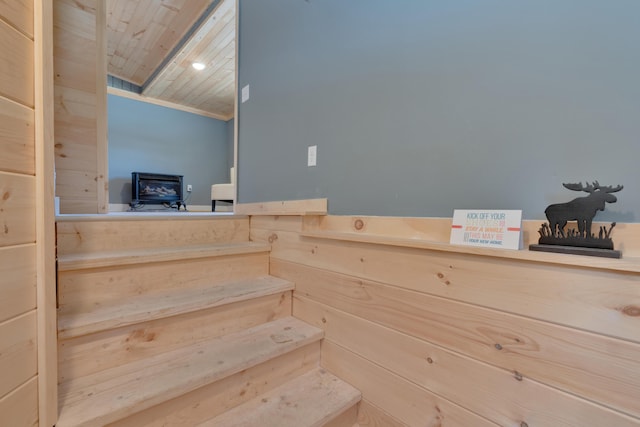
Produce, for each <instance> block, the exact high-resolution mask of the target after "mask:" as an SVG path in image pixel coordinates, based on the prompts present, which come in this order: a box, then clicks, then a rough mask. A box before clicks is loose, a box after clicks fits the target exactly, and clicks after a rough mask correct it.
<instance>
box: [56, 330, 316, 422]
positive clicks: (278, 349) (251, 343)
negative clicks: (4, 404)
mask: <svg viewBox="0 0 640 427" xmlns="http://www.w3.org/2000/svg"><path fill="white" fill-rule="evenodd" d="M322 336H323V332H322V330H321V329H318V328H316V327H314V326H311V325H308V324H306V323H304V322H302V321H300V320H297V319H294V318H293V317H287V318H284V319H279V320H275V321H273V322H269V323H264V324H262V325H259V326H256V327H254V328H250V329H247V330H244V331H241V332H238V333H234V334H229V335H225V336H223V337H220V338H216V339H213V340H210V341H208V342H205V343H198V344H194V345H191V346H188V347H184V348H181V349H179V350H175V351H171V352H168V353H164V354H161V355H157V356H154V357H151V358H147V359H143V360H138V361H136V362H132V363H129V364H127V365H122V366H118V367H116V368H111V369H107V370H105V371H101V372H98V373H95V374H92V375H88V376H85V377H81V378H76V379H72V380H69V381H67V382H64V383H62V384H60V387H59V392H60V400H59V402H60V405H59V406H60V410H59V413H60V415H59V420H58V423H57V424H56V427H71V426H103V425H105V424H108V423H110V422H114V421H117V420H119V419H122V418H125V417H127V416H129V415H131V414H134V413H136V412H138V411H141V410H143V409H147V408H149V407H151V406H154V405H157V404H160V403H162V402H165V401H167V400H170V399H173V398H175V397H178V396H181V395H183V394H185V393H188V392H190V391H193V390H196V389H198V388H200V387H203V386H205V385H207V384H210V383H213V382H215V381H217V380H220V379H222V378H225V377H228V376H230V375H233V374H236V373H238V372H240V371H242V370H244V369H247V368H249V367H252V366H256V365H258V364H261V363H263V362H266V361H268V360H271V359H273V358H276V357H278V356H280V355H283V354H285V353H287V352H290V351H293V350H295V349H297V348H301V347H303V346H305V345H307V344H311V343H313V342H316V341H319V340H320V339H322Z"/></svg>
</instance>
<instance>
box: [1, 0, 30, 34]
mask: <svg viewBox="0 0 640 427" xmlns="http://www.w3.org/2000/svg"><path fill="white" fill-rule="evenodd" d="M33 6H34V2H33V0H0V19H1V20H3V21H5V22H6V23H8V24H10V25H11V26H13V27H14V28H15V29H17V30H18V31H20V32H22V33H23V34H24V35H25V36H27V37H28V38H30V39H33V38H34V31H33V21H34V20H33V15H34V7H33Z"/></svg>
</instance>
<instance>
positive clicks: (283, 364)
mask: <svg viewBox="0 0 640 427" xmlns="http://www.w3.org/2000/svg"><path fill="white" fill-rule="evenodd" d="M319 360H320V343H319V342H316V343H312V344H309V345H306V346H304V347H302V348H299V349H297V350H294V351H292V352H290V353H287V354H284V355H282V356H280V357H278V358H275V359H272V360H270V361H267V362H265V363H262V364H260V365H257V366H254V367H252V368H249V369H246V370H244V371H242V372H240V373H238V374H235V375H233V376H230V377H227V378H225V379H223V380H220V381H217V382H215V383H213V384H210V385H208V386H206V387H202V388H200V389H198V390H194V391H192V392H190V393H187V394H185V395H182V396H181V397H178V398H176V399H173V400H171V401H168V402H166V403H163V404H161V405H157V406H155V407H152V408H149V409H147V410H145V411H142V412H140V413H137V414H134V415H132V416H130V417H128V418H126V419H123V420H120V421H118V422H116V423H113V424H109V426H110V427H161V426H176V427H177V426H181V427H189V426H193V425H196V424H198V423H200V422H202V421H204V420H206V419H208V418H210V417H211V416H213V415H218V414H221V413H223V412H225V411H227V410H229V409H231V408H233V407H235V406H237V405H239V404H241V403H244V402H245V401H247V400H249V399H251V398H253V397H255V396H257V395H259V394H262V393H264V392H267V391H269V390H271V389H273V388H275V387H278V386H280V385H282V384H284V383H285V382H287V381H289V380H291V379H293V378H295V377H296V376H299V375H302V374H304V373H306V372H308V371H310V370H311V369H313V368H315V367H316V366H317V365H318V364H319Z"/></svg>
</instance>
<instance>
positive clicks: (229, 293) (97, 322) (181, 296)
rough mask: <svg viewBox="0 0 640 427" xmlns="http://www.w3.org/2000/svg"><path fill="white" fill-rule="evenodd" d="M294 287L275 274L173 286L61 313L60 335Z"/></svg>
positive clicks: (112, 326) (84, 333)
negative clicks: (82, 310) (199, 285)
mask: <svg viewBox="0 0 640 427" xmlns="http://www.w3.org/2000/svg"><path fill="white" fill-rule="evenodd" d="M293 288H294V286H293V283H291V282H289V281H287V280H283V279H279V278H277V277H273V276H260V277H256V278H251V279H245V280H239V281H233V282H228V283H224V284H219V285H215V286H211V287H208V288H195V289H173V290H170V291H165V292H162V293H159V294H157V295H141V296H138V297H135V298H129V299H127V300H124V301H122V302H117V303H113V304H110V305H106V306H102V307H95V308H94V309H92V311H90V312H87V313H73V312H71V313H61V314H60V316H59V318H58V338H59V339H66V338H72V337H77V336H80V335H86V334H90V333H94V332H99V331H104V330H107V329H113V328H117V327H121V326H126V325H131V324H135V323H139V322H143V321H149V320H155V319H160V318H164V317H169V316H175V315H178V314H183V313H189V312H193V311H197V310H202V309H205V308H213V307H218V306H221V305H224V304H230V303H234V302H239V301H245V300H247V299H251V298H259V297H262V296H266V295H273V294H276V293H280V292H285V291H290V290H293Z"/></svg>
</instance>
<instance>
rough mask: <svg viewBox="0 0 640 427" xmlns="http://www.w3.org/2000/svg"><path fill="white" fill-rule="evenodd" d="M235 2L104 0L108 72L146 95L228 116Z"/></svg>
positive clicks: (231, 100) (232, 82) (231, 99)
mask: <svg viewBox="0 0 640 427" xmlns="http://www.w3.org/2000/svg"><path fill="white" fill-rule="evenodd" d="M235 3H236V2H235V0H107V56H108V73H109V74H110V75H112V76H115V77H118V78H119V79H122V80H124V81H127V82H130V83H133V84H135V85H137V86H140V87H141V88H142V93H141V94H142V95H143V96H145V97H148V98H152V99H157V100H161V101H166V102H170V103H174V104H179V105H183V106H186V107H189V108H191V109H195V110H200V111H202V112H205V113H208V115H211V116H213V117H218V118H221V119H223V120H228V119H230V118H232V117H233V114H234V102H235V101H234V95H235V49H236V48H235V43H236V40H235V38H236V37H235V33H236V31H235V25H236V17H235V15H236V10H235V6H236V4H235ZM194 62H200V63H203V64H205V66H206V67H205V69H204V70H202V71H198V70H196V69H194V68H193V67H192V66H191V65H192V63H194Z"/></svg>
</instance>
